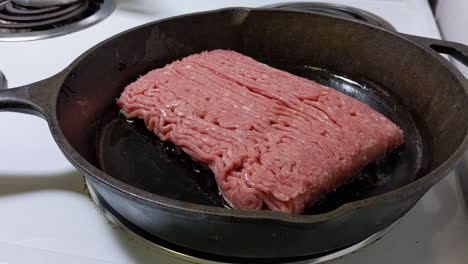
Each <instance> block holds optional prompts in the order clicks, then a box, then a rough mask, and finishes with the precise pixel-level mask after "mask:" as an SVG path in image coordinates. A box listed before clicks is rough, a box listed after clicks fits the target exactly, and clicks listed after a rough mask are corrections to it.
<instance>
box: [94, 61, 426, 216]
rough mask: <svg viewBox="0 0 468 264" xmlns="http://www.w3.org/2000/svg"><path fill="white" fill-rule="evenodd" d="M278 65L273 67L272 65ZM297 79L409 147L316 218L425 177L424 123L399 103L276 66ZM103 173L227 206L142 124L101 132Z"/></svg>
mask: <svg viewBox="0 0 468 264" xmlns="http://www.w3.org/2000/svg"><path fill="white" fill-rule="evenodd" d="M272 66H275V65H272ZM276 66H277V67H278V68H281V69H283V70H286V71H289V72H291V73H293V74H296V75H299V76H303V77H305V78H309V79H311V80H314V81H316V82H318V83H321V84H324V85H327V86H329V87H333V88H335V89H337V90H339V91H341V92H343V93H345V94H347V95H349V96H352V97H354V98H356V99H357V100H360V101H362V102H364V103H366V104H368V105H370V106H371V107H372V108H374V109H375V110H377V111H379V112H380V113H382V114H383V115H385V116H387V117H388V118H390V119H391V120H392V121H393V122H395V123H396V124H397V125H399V126H400V127H401V129H402V130H403V132H404V134H405V143H404V144H403V145H402V146H400V147H398V148H397V149H395V150H393V151H392V152H390V153H387V154H385V155H384V156H382V157H380V158H379V159H377V160H375V161H374V162H372V163H370V164H368V165H367V166H366V167H364V168H363V169H362V170H361V171H360V172H359V173H357V174H356V175H354V176H353V177H352V178H351V179H350V180H349V181H348V182H347V183H346V184H344V185H343V186H341V187H340V188H338V189H337V190H336V191H334V192H332V193H329V194H328V195H326V196H325V197H323V198H322V199H321V200H320V201H319V202H317V203H316V204H315V205H314V206H313V207H311V208H309V209H307V210H306V212H305V214H317V213H323V212H327V211H330V210H333V209H336V208H338V207H339V206H341V205H343V204H345V203H347V202H352V201H356V200H360V199H364V198H368V197H372V196H375V195H378V194H381V193H385V192H388V191H390V190H393V189H396V188H398V187H400V186H403V185H405V184H408V183H409V182H411V181H413V180H414V179H416V178H417V177H418V175H421V174H423V173H424V171H425V170H426V169H427V166H428V164H429V162H430V157H429V155H428V153H429V151H428V147H427V144H424V143H425V141H424V140H423V138H424V137H423V136H421V134H423V133H422V132H423V130H424V128H423V127H422V125H421V124H418V123H417V122H415V118H414V117H413V116H412V115H411V114H410V113H409V112H408V111H406V109H404V107H402V106H401V105H400V104H399V103H398V98H395V97H393V96H392V95H391V94H389V93H388V92H386V91H385V90H384V89H382V88H380V87H379V86H378V85H377V84H372V83H370V82H365V83H366V84H362V82H355V81H353V80H351V79H349V78H346V77H345V76H341V75H337V74H334V73H331V72H328V71H326V70H324V69H321V68H317V67H310V66H307V65H305V66H304V65H301V66H297V65H292V66H287V65H284V64H283V65H276ZM98 142H99V146H98V153H99V163H100V166H101V169H102V170H104V171H105V172H107V173H108V174H109V175H111V176H113V177H115V178H118V179H120V180H122V181H124V182H126V183H128V184H130V185H132V186H135V187H137V188H140V189H143V190H146V191H148V192H151V193H155V194H158V195H161V196H164V197H169V198H174V199H177V200H181V201H186V202H192V203H198V204H203V205H209V206H217V207H228V205H227V203H226V202H225V201H224V199H223V198H222V196H221V195H220V193H219V190H218V188H217V185H216V182H215V180H214V176H213V174H212V172H211V171H210V170H209V169H207V168H205V167H203V166H201V165H200V164H198V163H196V162H194V161H193V160H192V159H191V158H190V157H189V156H188V155H187V154H185V153H183V152H182V151H181V150H180V149H178V148H177V147H176V146H175V145H174V144H172V143H170V142H163V141H161V140H159V139H158V138H157V137H156V136H155V135H154V134H153V132H151V131H148V130H147V129H146V127H145V125H144V123H143V122H142V121H141V120H131V121H130V120H127V119H126V118H125V117H124V116H123V115H122V114H118V112H116V113H115V118H114V119H112V120H111V121H110V122H109V123H108V124H107V125H106V126H104V129H103V130H102V131H101V133H100V139H99V141H98Z"/></svg>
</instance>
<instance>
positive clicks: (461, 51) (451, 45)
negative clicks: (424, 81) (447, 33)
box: [401, 34, 468, 67]
mask: <svg viewBox="0 0 468 264" xmlns="http://www.w3.org/2000/svg"><path fill="white" fill-rule="evenodd" d="M401 35H403V36H404V37H405V38H407V39H410V40H412V41H414V42H416V43H417V44H419V45H421V46H424V47H427V48H430V49H432V50H434V51H435V52H437V53H442V54H447V55H450V56H452V57H454V58H455V59H456V60H458V61H459V62H461V63H463V64H464V65H465V66H466V67H468V46H466V45H463V44H461V43H457V42H451V41H445V40H439V39H431V38H425V37H419V36H413V35H406V34H401Z"/></svg>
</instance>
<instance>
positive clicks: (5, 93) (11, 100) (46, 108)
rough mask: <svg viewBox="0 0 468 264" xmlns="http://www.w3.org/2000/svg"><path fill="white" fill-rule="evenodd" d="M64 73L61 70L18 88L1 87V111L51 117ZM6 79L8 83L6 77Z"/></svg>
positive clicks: (45, 117)
mask: <svg viewBox="0 0 468 264" xmlns="http://www.w3.org/2000/svg"><path fill="white" fill-rule="evenodd" d="M63 75H64V74H63V72H61V73H59V74H57V75H54V76H52V77H50V78H47V79H45V80H42V81H39V82H35V83H32V84H28V85H24V86H20V87H17V88H11V89H6V87H5V86H6V85H4V87H0V112H2V111H9V112H18V113H26V114H32V115H35V116H39V117H42V118H44V119H49V117H51V115H52V113H53V109H54V107H55V101H56V98H57V94H58V91H59V90H60V87H61V81H62V77H63ZM2 77H3V76H2ZM3 78H4V77H3ZM4 80H5V82H4V83H6V79H5V78H4Z"/></svg>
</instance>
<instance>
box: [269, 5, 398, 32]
mask: <svg viewBox="0 0 468 264" xmlns="http://www.w3.org/2000/svg"><path fill="white" fill-rule="evenodd" d="M264 7H265V8H280V9H288V10H298V11H308V12H315V13H323V14H328V15H333V16H338V17H341V18H346V19H350V20H355V21H359V22H363V23H366V24H369V25H373V26H377V27H381V28H384V29H387V30H390V31H396V29H395V28H394V27H393V26H392V25H391V24H390V23H388V22H387V21H386V20H385V19H383V18H381V17H379V16H377V15H374V14H372V13H370V12H367V11H364V10H362V9H358V8H354V7H349V6H344V5H337V4H330V3H311V2H296V3H280V4H273V5H268V6H264Z"/></svg>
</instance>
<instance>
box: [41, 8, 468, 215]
mask: <svg viewBox="0 0 468 264" xmlns="http://www.w3.org/2000/svg"><path fill="white" fill-rule="evenodd" d="M240 11H244V12H248V13H250V12H252V11H254V12H256V11H257V12H258V11H268V12H282V13H307V14H310V15H316V16H324V17H328V18H330V19H337V20H343V21H346V22H347V23H356V24H361V25H362V26H364V27H369V28H373V29H374V30H377V31H380V32H384V33H385V34H391V35H393V36H395V37H397V38H401V39H404V40H405V41H408V42H410V43H411V44H412V45H414V46H416V47H417V48H419V49H421V50H422V51H424V52H425V53H426V54H428V55H429V56H433V57H435V59H437V60H438V61H439V63H442V64H443V65H444V66H445V68H447V70H448V71H449V72H450V73H451V74H453V77H454V78H455V79H456V81H457V82H458V84H459V85H460V86H461V87H463V90H464V91H465V93H466V94H467V96H468V85H467V81H466V80H465V79H464V77H463V76H462V75H461V73H460V72H459V71H458V70H456V69H455V68H454V67H453V66H452V65H450V64H449V63H448V62H447V61H444V59H443V58H442V57H440V56H439V55H438V54H437V53H435V52H434V51H432V50H429V49H428V48H426V47H423V46H421V45H419V44H418V43H416V42H414V41H412V40H410V39H408V38H406V37H405V36H404V35H401V34H399V33H395V32H391V31H388V30H385V29H382V28H378V27H375V26H372V25H367V24H365V23H362V22H357V21H351V20H348V19H343V18H338V17H336V16H332V15H325V14H319V13H313V12H303V11H294V10H280V9H269V8H246V7H228V8H221V9H215V10H210V11H203V12H196V13H189V14H183V15H179V16H174V17H169V18H164V19H160V20H156V21H152V22H149V23H146V24H143V25H140V26H137V27H134V28H131V29H128V30H125V31H123V32H121V33H119V34H116V35H114V36H112V37H110V38H108V39H106V40H104V41H102V42H100V43H98V44H96V45H95V46H93V47H92V48H90V49H88V50H87V51H86V52H84V53H83V54H82V55H80V56H79V57H78V58H77V59H75V60H74V61H73V62H72V63H71V64H70V65H69V66H68V67H67V68H66V69H65V70H64V71H62V72H61V73H59V74H58V75H62V76H61V82H60V88H59V89H58V90H57V93H56V95H55V96H54V98H53V100H54V101H53V102H54V103H53V107H52V108H53V109H52V115H51V116H50V119H49V127H50V130H51V132H52V134H53V135H54V139H55V140H56V142H57V144H58V145H59V146H60V148H61V149H62V151H63V153H64V155H65V156H66V157H67V158H68V159H69V161H70V162H71V163H72V164H74V165H75V167H77V168H78V169H79V170H80V171H81V172H82V173H84V174H85V175H86V176H91V177H94V178H95V179H96V180H98V181H100V182H102V183H104V184H105V185H106V186H109V187H111V188H113V189H116V190H118V191H119V192H122V193H125V194H127V195H130V196H132V197H134V198H136V199H140V200H142V201H145V202H148V203H151V204H156V205H158V206H160V207H162V208H166V209H169V210H170V209H177V210H179V211H180V212H178V213H181V214H182V213H184V212H190V213H198V214H203V215H210V216H214V217H234V218H237V219H242V220H247V221H248V220H255V221H258V220H268V221H272V222H281V223H289V224H315V223H320V222H325V221H328V220H329V219H333V218H339V217H341V216H344V215H346V214H348V213H350V212H352V211H354V210H356V209H359V208H363V207H366V206H370V205H376V204H379V203H383V202H385V201H388V200H390V199H392V198H394V197H398V196H400V197H401V196H403V197H404V196H407V197H410V196H412V195H414V193H416V190H420V189H426V190H424V193H425V192H426V191H427V190H429V188H431V187H432V186H433V185H434V184H435V183H436V182H438V181H439V180H441V179H442V178H443V177H445V176H446V175H447V174H448V173H449V172H450V171H451V170H452V169H453V168H454V166H455V164H456V162H458V161H459V160H460V159H461V157H462V156H463V155H464V153H465V151H466V149H467V148H468V133H467V134H465V137H464V139H463V141H462V142H461V143H460V145H459V146H458V148H457V149H456V150H455V151H454V152H453V153H452V154H451V155H450V156H449V157H448V158H447V159H446V160H445V161H444V162H443V163H442V164H440V165H439V166H437V167H436V168H434V169H433V170H432V171H430V172H429V173H427V174H425V175H423V176H422V177H420V178H419V179H417V180H415V181H413V182H411V183H409V184H407V185H404V186H402V187H399V188H397V189H395V190H392V191H389V192H386V193H383V194H380V195H377V196H373V197H369V198H366V199H362V200H357V201H353V202H349V203H345V204H343V205H342V206H340V207H338V208H336V209H334V210H332V211H329V212H325V213H321V214H314V215H292V214H288V213H283V212H276V211H269V210H268V211H267V210H260V211H254V210H233V209H227V208H221V207H212V206H207V205H201V204H196V203H191V202H185V201H180V200H176V199H173V198H168V197H164V196H160V195H158V194H155V193H151V192H148V191H144V190H142V189H139V188H136V187H134V186H132V185H130V184H127V183H125V182H123V181H121V180H118V179H116V178H114V177H112V176H111V175H109V174H107V173H105V172H103V171H101V170H100V169H99V168H97V167H95V166H94V165H92V164H91V163H90V162H88V161H87V160H86V159H85V158H83V157H82V156H81V155H80V154H79V153H78V152H77V151H76V150H75V148H74V147H72V146H71V144H70V143H69V142H68V140H67V138H66V137H65V135H64V134H63V132H62V130H61V128H60V124H59V121H58V119H57V112H56V106H57V99H58V94H59V93H60V90H61V86H62V84H63V82H64V81H65V80H66V79H67V78H68V75H69V74H70V73H71V70H72V69H73V68H74V67H75V66H76V65H77V64H78V63H79V62H81V61H82V60H83V59H84V58H86V57H87V56H88V55H90V54H91V53H92V52H93V51H95V50H96V49H97V48H99V47H100V46H103V45H104V44H106V43H108V42H110V41H112V40H114V39H116V38H118V37H120V36H122V35H125V34H127V33H129V32H131V31H133V30H136V29H139V28H143V27H147V26H149V25H152V24H157V23H160V22H164V21H169V20H174V19H177V18H181V17H187V16H200V15H205V14H213V13H221V12H240ZM424 193H423V194H424ZM423 194H422V195H421V197H422V196H423Z"/></svg>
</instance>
